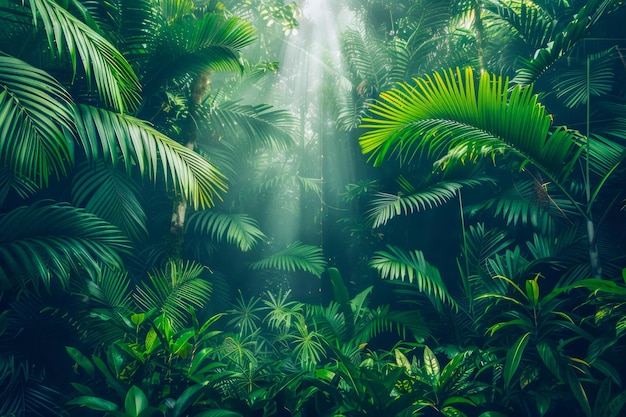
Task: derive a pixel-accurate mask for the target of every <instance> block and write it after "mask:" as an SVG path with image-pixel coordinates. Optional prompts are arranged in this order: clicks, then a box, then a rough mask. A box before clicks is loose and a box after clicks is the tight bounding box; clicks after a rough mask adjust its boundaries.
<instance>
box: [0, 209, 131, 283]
mask: <svg viewBox="0 0 626 417" xmlns="http://www.w3.org/2000/svg"><path fill="white" fill-rule="evenodd" d="M0 230H2V231H3V235H2V238H1V239H0V259H1V260H2V262H0V264H1V265H2V266H1V267H0V285H1V287H2V288H3V289H5V290H6V289H10V288H13V287H16V286H19V285H23V284H24V283H26V282H29V281H32V280H33V279H38V280H41V281H42V282H43V283H44V284H45V285H46V286H50V283H51V280H52V279H58V280H59V281H60V282H61V284H63V285H64V286H66V287H69V280H70V276H71V275H72V273H76V272H87V273H90V272H91V273H94V272H97V271H98V269H99V267H98V264H100V263H103V264H105V265H108V266H110V267H112V268H119V267H121V265H122V260H121V257H120V255H121V254H123V253H127V252H128V250H129V248H130V246H129V242H128V240H127V239H126V238H125V237H124V236H123V235H122V234H121V233H120V231H119V229H117V228H116V227H114V226H113V225H111V224H110V223H107V222H105V221H104V220H102V219H100V218H98V217H96V216H95V215H93V214H91V213H88V212H86V211H84V210H82V209H78V208H75V207H72V206H70V205H68V204H61V203H53V202H49V201H48V202H45V201H44V202H40V203H38V204H33V205H31V206H28V207H19V208H16V209H14V210H12V211H10V212H8V213H6V214H4V215H3V216H2V217H0Z"/></svg>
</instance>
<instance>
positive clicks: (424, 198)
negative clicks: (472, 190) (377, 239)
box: [367, 179, 482, 227]
mask: <svg viewBox="0 0 626 417" xmlns="http://www.w3.org/2000/svg"><path fill="white" fill-rule="evenodd" d="M481 182H482V181H481V180H480V179H467V180H456V181H447V180H443V181H439V182H436V183H434V184H432V185H427V186H425V187H424V188H422V189H418V190H415V189H412V190H411V191H412V192H411V193H409V194H405V193H398V194H389V193H383V192H378V193H376V194H375V196H374V200H373V201H372V207H371V208H370V209H369V210H368V212H367V215H368V217H369V219H370V221H371V222H372V227H379V226H382V225H384V224H386V223H387V222H388V221H389V220H391V219H393V218H394V217H396V216H399V215H408V214H411V213H413V212H418V211H422V210H426V209H427V208H433V207H438V206H440V205H442V204H445V203H447V202H448V201H450V200H451V199H452V198H454V197H455V196H457V195H458V193H459V192H460V190H461V189H462V188H463V187H465V186H469V187H474V186H478V185H480V184H481Z"/></svg>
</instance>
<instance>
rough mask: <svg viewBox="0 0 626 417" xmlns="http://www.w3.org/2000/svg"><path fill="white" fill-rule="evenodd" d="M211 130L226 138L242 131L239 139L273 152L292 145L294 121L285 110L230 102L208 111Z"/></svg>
mask: <svg viewBox="0 0 626 417" xmlns="http://www.w3.org/2000/svg"><path fill="white" fill-rule="evenodd" d="M210 120H211V128H212V129H213V130H214V131H215V132H216V134H217V135H218V136H219V137H225V138H228V140H232V138H229V136H232V135H233V133H234V134H236V133H238V132H243V137H244V138H245V139H247V140H248V141H249V142H250V143H251V144H252V145H253V146H252V148H253V149H258V148H259V147H260V146H259V145H261V144H263V145H264V146H266V147H267V148H268V149H271V150H274V151H277V150H284V149H288V148H290V147H291V146H292V145H294V140H293V133H294V131H295V128H296V119H295V118H294V117H293V115H292V114H291V113H289V112H288V111H285V110H279V109H275V108H273V107H272V106H269V105H267V104H260V105H244V104H241V103H238V102H234V101H228V102H225V103H221V104H219V105H218V106H216V107H215V108H214V109H212V110H211V114H210Z"/></svg>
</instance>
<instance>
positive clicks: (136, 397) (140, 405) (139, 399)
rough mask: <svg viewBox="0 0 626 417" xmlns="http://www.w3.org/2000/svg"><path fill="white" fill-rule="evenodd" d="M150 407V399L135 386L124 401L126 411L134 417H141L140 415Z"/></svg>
mask: <svg viewBox="0 0 626 417" xmlns="http://www.w3.org/2000/svg"><path fill="white" fill-rule="evenodd" d="M147 407H148V397H146V394H144V392H143V391H142V390H141V388H139V387H137V386H136V385H133V386H132V387H130V389H129V390H128V392H127V393H126V399H125V400H124V411H126V414H129V415H130V416H132V417H139V414H140V413H141V412H142V411H143V410H145V409H146V408H147Z"/></svg>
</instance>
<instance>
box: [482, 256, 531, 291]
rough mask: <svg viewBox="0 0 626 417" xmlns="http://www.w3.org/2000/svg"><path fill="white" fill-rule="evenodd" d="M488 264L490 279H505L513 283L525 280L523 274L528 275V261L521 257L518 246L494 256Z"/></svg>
mask: <svg viewBox="0 0 626 417" xmlns="http://www.w3.org/2000/svg"><path fill="white" fill-rule="evenodd" d="M488 263H489V269H490V272H491V276H492V277H507V278H509V279H511V280H513V281H515V282H521V280H522V279H526V276H525V274H527V273H528V267H529V265H530V261H529V260H528V259H526V258H525V257H524V256H522V253H521V251H520V248H519V246H516V247H515V248H514V249H513V250H508V249H507V250H506V252H504V253H503V254H498V255H496V256H495V257H493V258H491V259H489V260H488ZM494 280H495V279H494ZM497 281H499V280H497ZM503 288H504V287H503Z"/></svg>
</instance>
